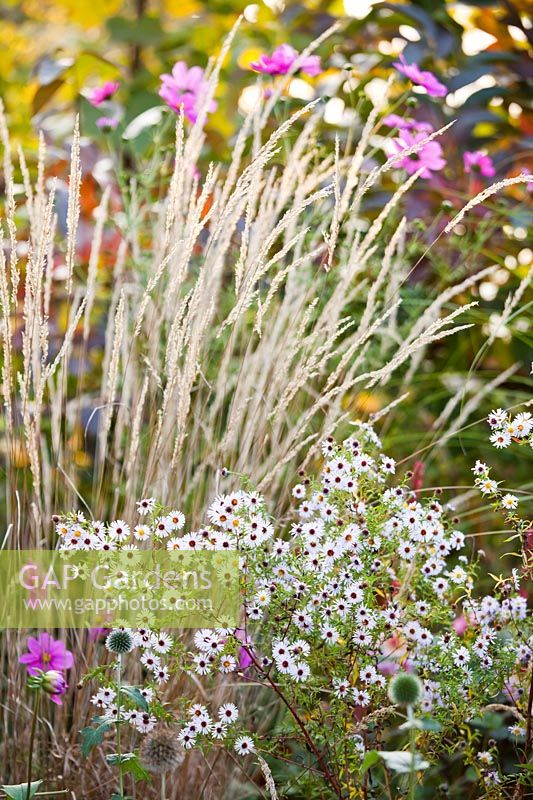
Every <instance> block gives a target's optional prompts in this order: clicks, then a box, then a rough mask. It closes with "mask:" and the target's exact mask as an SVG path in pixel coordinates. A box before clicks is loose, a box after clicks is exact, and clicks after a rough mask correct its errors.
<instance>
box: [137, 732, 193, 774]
mask: <svg viewBox="0 0 533 800" xmlns="http://www.w3.org/2000/svg"><path fill="white" fill-rule="evenodd" d="M140 755H141V763H142V765H143V766H144V767H146V769H147V770H149V771H150V772H155V773H157V774H159V775H162V774H163V773H164V772H170V771H171V770H174V769H176V768H177V767H179V766H180V764H181V763H182V761H183V759H184V758H185V751H184V750H183V747H182V746H181V745H180V744H179V742H178V740H177V739H176V733H175V731H172V730H171V729H170V728H166V727H160V728H156V729H155V730H154V731H152V732H151V733H149V734H148V736H147V737H146V738H145V740H144V742H143V744H142V747H141V753H140Z"/></svg>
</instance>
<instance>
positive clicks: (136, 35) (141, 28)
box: [106, 16, 163, 45]
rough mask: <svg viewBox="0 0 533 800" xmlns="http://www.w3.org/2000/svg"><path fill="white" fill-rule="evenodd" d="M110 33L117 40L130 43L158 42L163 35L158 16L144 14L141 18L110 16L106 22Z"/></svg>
mask: <svg viewBox="0 0 533 800" xmlns="http://www.w3.org/2000/svg"><path fill="white" fill-rule="evenodd" d="M106 26H107V30H108V31H109V35H110V36H111V38H112V39H114V40H115V41H116V42H128V43H129V44H140V45H150V44H157V43H158V42H159V41H160V40H161V38H162V37H163V29H162V27H161V22H160V21H159V19H158V18H157V17H148V16H143V17H142V19H140V20H137V19H135V20H129V19H125V18H124V17H110V18H109V19H108V20H107V22H106Z"/></svg>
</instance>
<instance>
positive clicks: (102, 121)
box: [96, 117, 118, 131]
mask: <svg viewBox="0 0 533 800" xmlns="http://www.w3.org/2000/svg"><path fill="white" fill-rule="evenodd" d="M117 125H118V119H116V118H115V117H98V119H97V120H96V127H97V128H100V130H101V131H114V130H115V128H116V127H117Z"/></svg>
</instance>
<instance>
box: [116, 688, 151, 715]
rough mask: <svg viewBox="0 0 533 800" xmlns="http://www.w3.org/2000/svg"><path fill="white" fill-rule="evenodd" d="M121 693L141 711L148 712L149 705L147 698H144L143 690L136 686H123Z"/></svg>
mask: <svg viewBox="0 0 533 800" xmlns="http://www.w3.org/2000/svg"><path fill="white" fill-rule="evenodd" d="M120 691H121V694H124V695H126V697H128V698H129V699H130V700H131V702H132V703H135V705H136V707H137V708H139V709H140V710H141V711H148V703H147V702H146V698H145V697H143V695H142V694H141V690H140V689H138V688H137V687H136V686H123V687H122V688H121V690H120Z"/></svg>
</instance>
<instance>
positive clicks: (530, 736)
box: [519, 665, 533, 797]
mask: <svg viewBox="0 0 533 800" xmlns="http://www.w3.org/2000/svg"><path fill="white" fill-rule="evenodd" d="M532 716H533V665H532V667H531V680H530V682H529V695H528V698H527V712H526V741H525V744H524V763H527V760H528V759H529V754H530V752H531V743H532V740H533V729H532ZM524 789H525V786H520V795H519V796H520V797H524Z"/></svg>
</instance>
